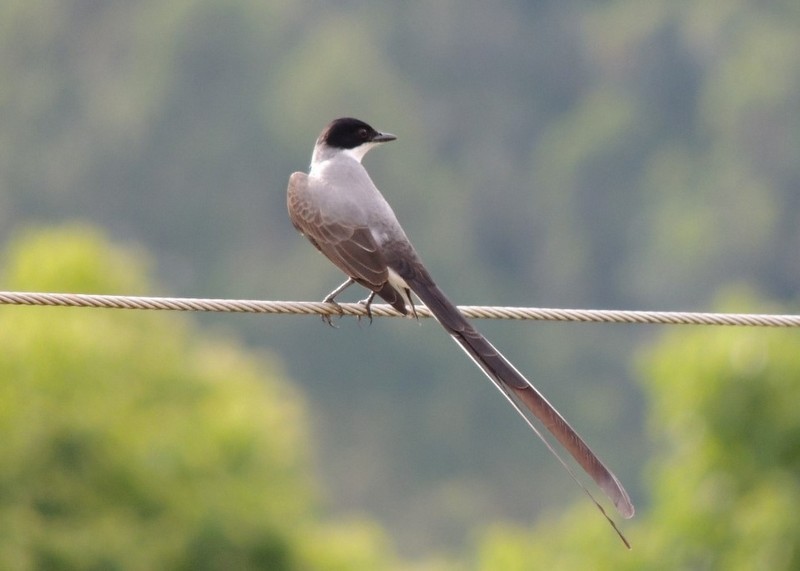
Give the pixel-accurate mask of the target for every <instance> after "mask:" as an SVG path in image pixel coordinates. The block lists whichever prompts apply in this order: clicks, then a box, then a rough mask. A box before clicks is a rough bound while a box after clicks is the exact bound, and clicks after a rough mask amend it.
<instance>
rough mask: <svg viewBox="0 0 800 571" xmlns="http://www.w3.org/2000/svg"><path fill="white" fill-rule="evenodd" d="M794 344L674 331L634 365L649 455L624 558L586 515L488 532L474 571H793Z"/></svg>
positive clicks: (761, 334) (747, 334) (798, 489)
mask: <svg viewBox="0 0 800 571" xmlns="http://www.w3.org/2000/svg"><path fill="white" fill-rule="evenodd" d="M799 340H800V339H799V338H798V334H797V333H796V332H787V331H765V330H763V329H714V330H709V329H696V330H693V331H687V330H686V329H681V330H680V331H674V332H672V333H670V334H669V335H667V336H666V337H665V338H664V339H663V340H662V341H661V342H660V343H659V344H658V345H657V346H656V347H655V348H654V349H653V350H652V351H651V352H650V353H649V355H648V356H647V357H646V358H645V359H643V371H644V376H645V379H646V381H645V383H644V387H645V391H646V392H647V394H648V397H649V401H650V408H651V415H650V417H649V418H650V420H649V422H650V426H651V432H652V433H653V434H654V436H655V438H654V448H655V449H656V450H657V452H656V453H655V458H654V460H653V463H652V466H651V468H650V470H649V471H648V474H649V476H648V480H649V482H650V485H649V488H650V490H651V494H652V503H651V507H650V509H649V510H648V511H647V512H646V513H643V514H640V516H639V519H638V520H634V522H633V524H632V525H629V526H625V527H627V528H628V536H629V538H630V539H631V540H632V543H633V551H631V552H626V551H625V549H623V548H621V547H620V546H619V545H617V544H616V543H615V541H614V538H613V535H611V534H610V533H608V532H607V531H606V530H604V529H603V524H602V520H600V519H599V518H598V517H597V515H596V513H594V512H593V510H592V509H591V507H588V506H585V505H584V506H580V507H577V508H575V509H573V510H571V511H570V512H569V513H567V514H566V515H564V516H563V517H560V518H559V517H555V516H554V517H552V518H551V519H550V520H549V521H546V522H544V523H543V524H542V525H539V526H537V527H536V528H535V529H534V530H533V531H532V532H530V531H522V530H520V529H514V528H505V527H496V528H494V529H493V530H492V531H491V532H490V533H489V534H488V535H487V538H486V540H485V542H484V543H483V545H482V548H481V552H480V555H479V559H480V565H479V568H480V569H507V570H513V569H520V570H521V569H529V568H531V562H535V563H536V567H537V568H542V569H592V568H594V569H742V570H745V569H771V570H781V569H787V570H788V569H798V568H800V518H798V517H797V505H798V503H799V502H800V480H798V478H797V474H798V473H800V415H798V414H797V402H799V401H800V352H798V350H797V346H798V341H799Z"/></svg>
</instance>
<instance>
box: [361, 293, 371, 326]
mask: <svg viewBox="0 0 800 571" xmlns="http://www.w3.org/2000/svg"><path fill="white" fill-rule="evenodd" d="M373 299H375V292H374V291H371V292H370V293H369V296H368V297H367V298H366V299H362V300H361V301H359V302H358V303H363V304H364V306H365V307H364V310H365V311H366V312H367V317H368V318H369V324H370V325H372V300H373ZM358 320H359V321H361V316H360V315H359V316H358Z"/></svg>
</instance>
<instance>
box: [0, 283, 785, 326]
mask: <svg viewBox="0 0 800 571" xmlns="http://www.w3.org/2000/svg"><path fill="white" fill-rule="evenodd" d="M0 305H27V306H56V307H95V308H105V309H147V310H163V311H205V312H232V313H266V314H272V315H328V316H336V315H347V316H353V317H366V316H367V312H366V308H365V307H364V305H363V304H361V303H340V304H331V303H325V302H308V301H260V300H247V299H204V298H188V297H144V296H129V295H93V294H79V293H40V292H14V291H0ZM459 309H460V310H461V312H462V313H463V314H464V315H465V316H466V317H469V318H472V319H515V320H534V321H564V322H566V321H569V322H582V323H639V324H647V323H650V324H661V325H732V326H752V327H800V315H780V314H777V315H773V314H758V313H756V314H754V313H692V312H685V311H677V312H676V311H622V310H601V309H553V308H537V307H497V306H483V305H462V306H459ZM371 310H372V315H373V316H374V317H403V315H401V314H400V313H398V312H397V311H395V310H394V308H392V307H391V306H390V305H382V304H375V305H372V306H371ZM417 315H418V316H419V317H421V318H429V317H432V315H431V313H430V311H428V309H427V308H425V307H419V308H417Z"/></svg>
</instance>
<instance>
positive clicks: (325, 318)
mask: <svg viewBox="0 0 800 571" xmlns="http://www.w3.org/2000/svg"><path fill="white" fill-rule="evenodd" d="M354 283H356V280H354V279H353V278H347V281H346V282H344V283H343V284H342V285H340V286H339V287H337V288H336V289H335V290H333V291H332V292H331V293H329V294H328V295H326V296H325V299H323V300H322V301H323V303H332V304H333V305H335V306H336V309H337V310H338V311H339V316H342V315H344V312H343V311H342V308H341V307H340V306H339V304H338V303H336V296H337V295H339V294H340V293H342V292H343V291H344V290H346V289H347V288H349V287H350V286H351V285H353V284H354ZM322 321H324V322H325V323H327V324H328V325H330V326H331V327H334V328H335V327H336V326H335V325H334V324H333V323H332V322H331V316H330V315H323V316H322Z"/></svg>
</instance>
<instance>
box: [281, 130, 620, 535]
mask: <svg viewBox="0 0 800 571" xmlns="http://www.w3.org/2000/svg"><path fill="white" fill-rule="evenodd" d="M395 139H397V137H396V136H395V135H392V134H391V133H385V132H380V131H377V130H376V129H374V128H373V127H371V126H370V125H369V124H368V123H366V122H364V121H361V120H359V119H355V118H353V117H341V118H338V119H335V120H333V121H332V122H331V123H329V124H328V125H327V126H326V127H325V129H324V130H323V131H322V133H321V134H320V135H319V137H318V138H317V140H316V143H315V145H314V150H313V153H312V155H311V165H310V169H309V172H308V173H307V174H306V173H303V172H295V173H293V174H292V175H291V176H290V177H289V185H288V188H287V207H288V211H289V218H290V220H291V222H292V224H293V225H294V227H295V228H296V229H297V231H298V232H300V234H302V235H303V236H305V237H306V238H307V239H308V240H309V241H310V242H311V243H312V244H313V245H314V247H315V248H316V249H317V250H319V251H320V252H321V253H322V254H323V255H325V256H326V257H327V258H328V259H329V260H330V261H331V262H333V264H334V265H335V266H337V267H338V268H339V269H340V270H341V271H342V272H344V274H345V275H346V276H347V280H346V281H345V282H344V283H343V284H341V285H340V286H339V287H337V288H336V289H334V290H333V291H332V292H331V293H330V294H328V296H326V297H325V298H324V300H323V301H325V302H328V303H332V304H336V301H335V299H336V297H337V296H338V295H339V294H340V293H342V292H343V291H344V290H345V289H347V288H348V287H349V286H351V285H353V284H359V285H361V286H363V287H364V288H366V289H367V290H369V292H370V294H369V297H368V298H367V299H366V300H365V301H364V303H365V304H366V313H367V315H368V316H369V317H370V319H371V313H370V305H371V304H372V301H373V299H374V298H375V296H378V297H380V298H382V299H383V300H384V301H386V302H387V303H388V304H390V305H391V306H392V307H393V308H394V309H395V310H397V311H398V312H400V313H401V314H403V315H406V316H415V315H416V308H415V303H414V300H413V297H412V293H413V294H414V295H415V296H416V297H417V298H418V299H419V300H421V301H422V303H423V304H425V306H426V307H427V308H428V309H429V310H430V312H431V313H432V314H433V316H434V317H435V319H436V320H437V321H438V322H439V323H440V324H441V326H442V327H443V328H444V329H445V330H446V331H447V333H449V334H450V336H451V337H452V338H453V339H454V340H455V342H456V343H457V344H458V345H459V346H460V347H461V348H462V349H463V350H464V352H466V354H467V355H468V356H469V357H470V358H471V359H472V360H473V361H474V362H475V364H477V366H478V367H479V368H480V369H481V370H482V371H483V373H484V374H485V375H486V376H487V377H488V378H489V380H491V381H492V383H493V384H494V385H495V387H496V388H497V389H499V390H500V392H501V393H503V395H504V396H505V397H506V399H507V400H508V401H509V402H510V403H511V404H512V405H513V406H514V408H515V409H516V410H517V412H518V413H519V414H520V415H522V417H523V419H525V421H526V422H527V423H528V425H529V426H530V427H531V428H532V429H533V430H534V432H535V433H536V434H537V435H538V436H539V438H540V439H542V441H544V443H545V445H546V446H547V448H548V449H549V450H550V452H552V453H553V454H554V455H555V456H556V458H558V460H559V461H560V462H561V464H562V465H563V466H564V467H565V468H566V469H567V471H568V472H569V473H570V475H571V476H572V478H573V479H574V480H575V481H576V482H577V483H578V485H580V486H581V488H583V490H584V491H585V492H586V493H587V494H588V495H589V497H590V498H591V500H592V501H593V502H594V503H595V505H596V506H597V507H598V508H599V509H600V511H601V513H602V514H603V515H604V516H605V517H606V519H607V520H608V521H609V523H611V525H612V526H613V527H614V530H615V531H616V532H617V533H618V534H619V535H620V537H621V538H622V540H623V542H625V544H626V545H628V542H627V540H626V539H625V538H624V536H623V535H622V533H621V532H620V531H619V529H618V528H617V526H616V525H615V524H614V522H613V521H612V520H611V518H610V517H609V516H608V515H606V512H605V510H604V509H603V508H602V506H601V505H600V504H599V503H598V502H597V500H595V498H594V497H593V496H592V494H591V493H590V492H589V491H588V490H587V488H586V487H585V486H584V485H583V484H582V483H581V482H580V481H579V480H578V479H577V477H576V475H575V474H574V473H573V471H572V469H571V468H570V466H569V465H568V464H567V463H566V462H565V460H563V459H562V457H561V456H560V455H559V453H558V452H557V450H556V449H555V447H554V446H553V445H552V444H551V443H550V441H549V440H548V439H547V438H545V436H544V434H543V433H542V431H541V430H540V429H539V428H537V426H536V425H535V424H534V422H533V421H532V420H531V419H530V418H529V417H528V415H527V414H526V413H525V410H527V411H530V413H532V414H533V416H534V417H535V418H536V419H538V421H539V422H540V423H541V424H542V425H543V426H544V427H545V428H546V429H547V430H548V431H549V432H550V434H551V435H552V436H553V437H554V438H555V439H556V440H557V441H558V442H559V443H560V444H561V446H563V448H564V449H565V450H566V451H567V452H569V454H571V455H572V457H573V458H574V459H575V461H576V462H577V463H578V465H580V466H581V467H582V468H583V470H584V471H585V472H586V473H587V474H588V475H589V476H590V477H591V478H592V479H593V480H594V482H595V483H596V484H597V486H598V487H599V488H600V489H601V490H602V491H603V492H604V493H605V494H606V496H607V497H608V498H609V499H610V500H611V502H612V503H613V504H614V506H615V507H616V509H617V511H618V512H619V513H620V515H622V516H623V517H624V518H626V519H627V518H630V517H632V516H633V515H634V506H633V503H632V502H631V500H630V497H629V495H628V493H627V492H626V491H625V488H624V487H623V486H622V484H621V483H620V481H619V480H618V479H617V477H616V476H615V475H614V474H613V473H612V472H611V471H610V470H609V469H608V468H606V466H605V465H604V464H603V462H601V461H600V459H599V458H598V457H597V455H596V454H595V453H594V452H593V451H592V450H591V448H589V446H588V445H587V444H586V443H585V442H584V440H583V439H582V438H581V437H580V436H579V435H578V433H577V432H576V431H575V430H574V429H573V428H572V427H571V426H570V425H569V423H568V422H567V421H566V420H565V419H564V417H563V416H561V414H560V413H559V412H558V411H557V410H556V409H555V408H554V407H553V406H552V405H551V404H550V403H549V402H548V401H547V400H546V399H545V397H544V396H543V395H542V393H541V392H540V391H539V390H538V389H537V388H536V387H535V386H534V385H533V384H532V383H531V382H530V381H529V380H528V379H527V378H526V377H525V376H524V375H523V374H522V373H520V372H519V371H518V370H517V369H516V367H514V365H512V364H511V362H510V361H509V360H508V359H506V358H505V357H504V356H503V354H502V353H500V351H498V350H497V349H496V348H495V347H494V346H493V345H492V344H491V343H490V342H489V341H488V340H487V339H486V338H485V337H484V336H483V335H481V334H480V333H479V332H478V331H477V329H476V328H475V327H474V326H473V325H472V324H471V323H470V322H469V321H468V320H467V319H466V318H465V317H464V315H463V314H462V313H461V312H460V311H459V309H458V308H457V307H456V305H455V304H453V303H452V302H451V301H450V299H449V298H448V297H447V296H446V295H445V294H444V293H443V292H442V290H441V289H440V288H439V286H438V285H437V284H436V282H434V280H433V278H432V277H431V274H430V272H429V271H428V270H427V268H426V267H425V265H424V264H423V262H422V259H421V257H420V256H419V254H418V253H417V251H416V249H415V248H414V246H413V245H412V244H411V241H410V240H409V238H408V236H407V235H406V233H405V231H404V230H403V228H402V226H401V225H400V223H399V222H398V220H397V217H396V216H395V213H394V211H393V210H392V208H391V206H390V205H389V203H388V202H387V201H386V199H385V198H384V197H383V195H382V194H381V192H380V191H379V190H378V188H377V187H376V186H375V183H374V182H373V181H372V179H371V178H370V176H369V173H368V172H367V170H366V169H365V168H364V166H363V164H362V159H363V158H364V156H365V155H366V154H367V152H369V151H370V150H371V149H373V148H375V147H377V146H380V145H382V144H384V143H387V142H390V141H394V140H395ZM327 321H328V323H329V324H330V318H329V317H328V318H327Z"/></svg>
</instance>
